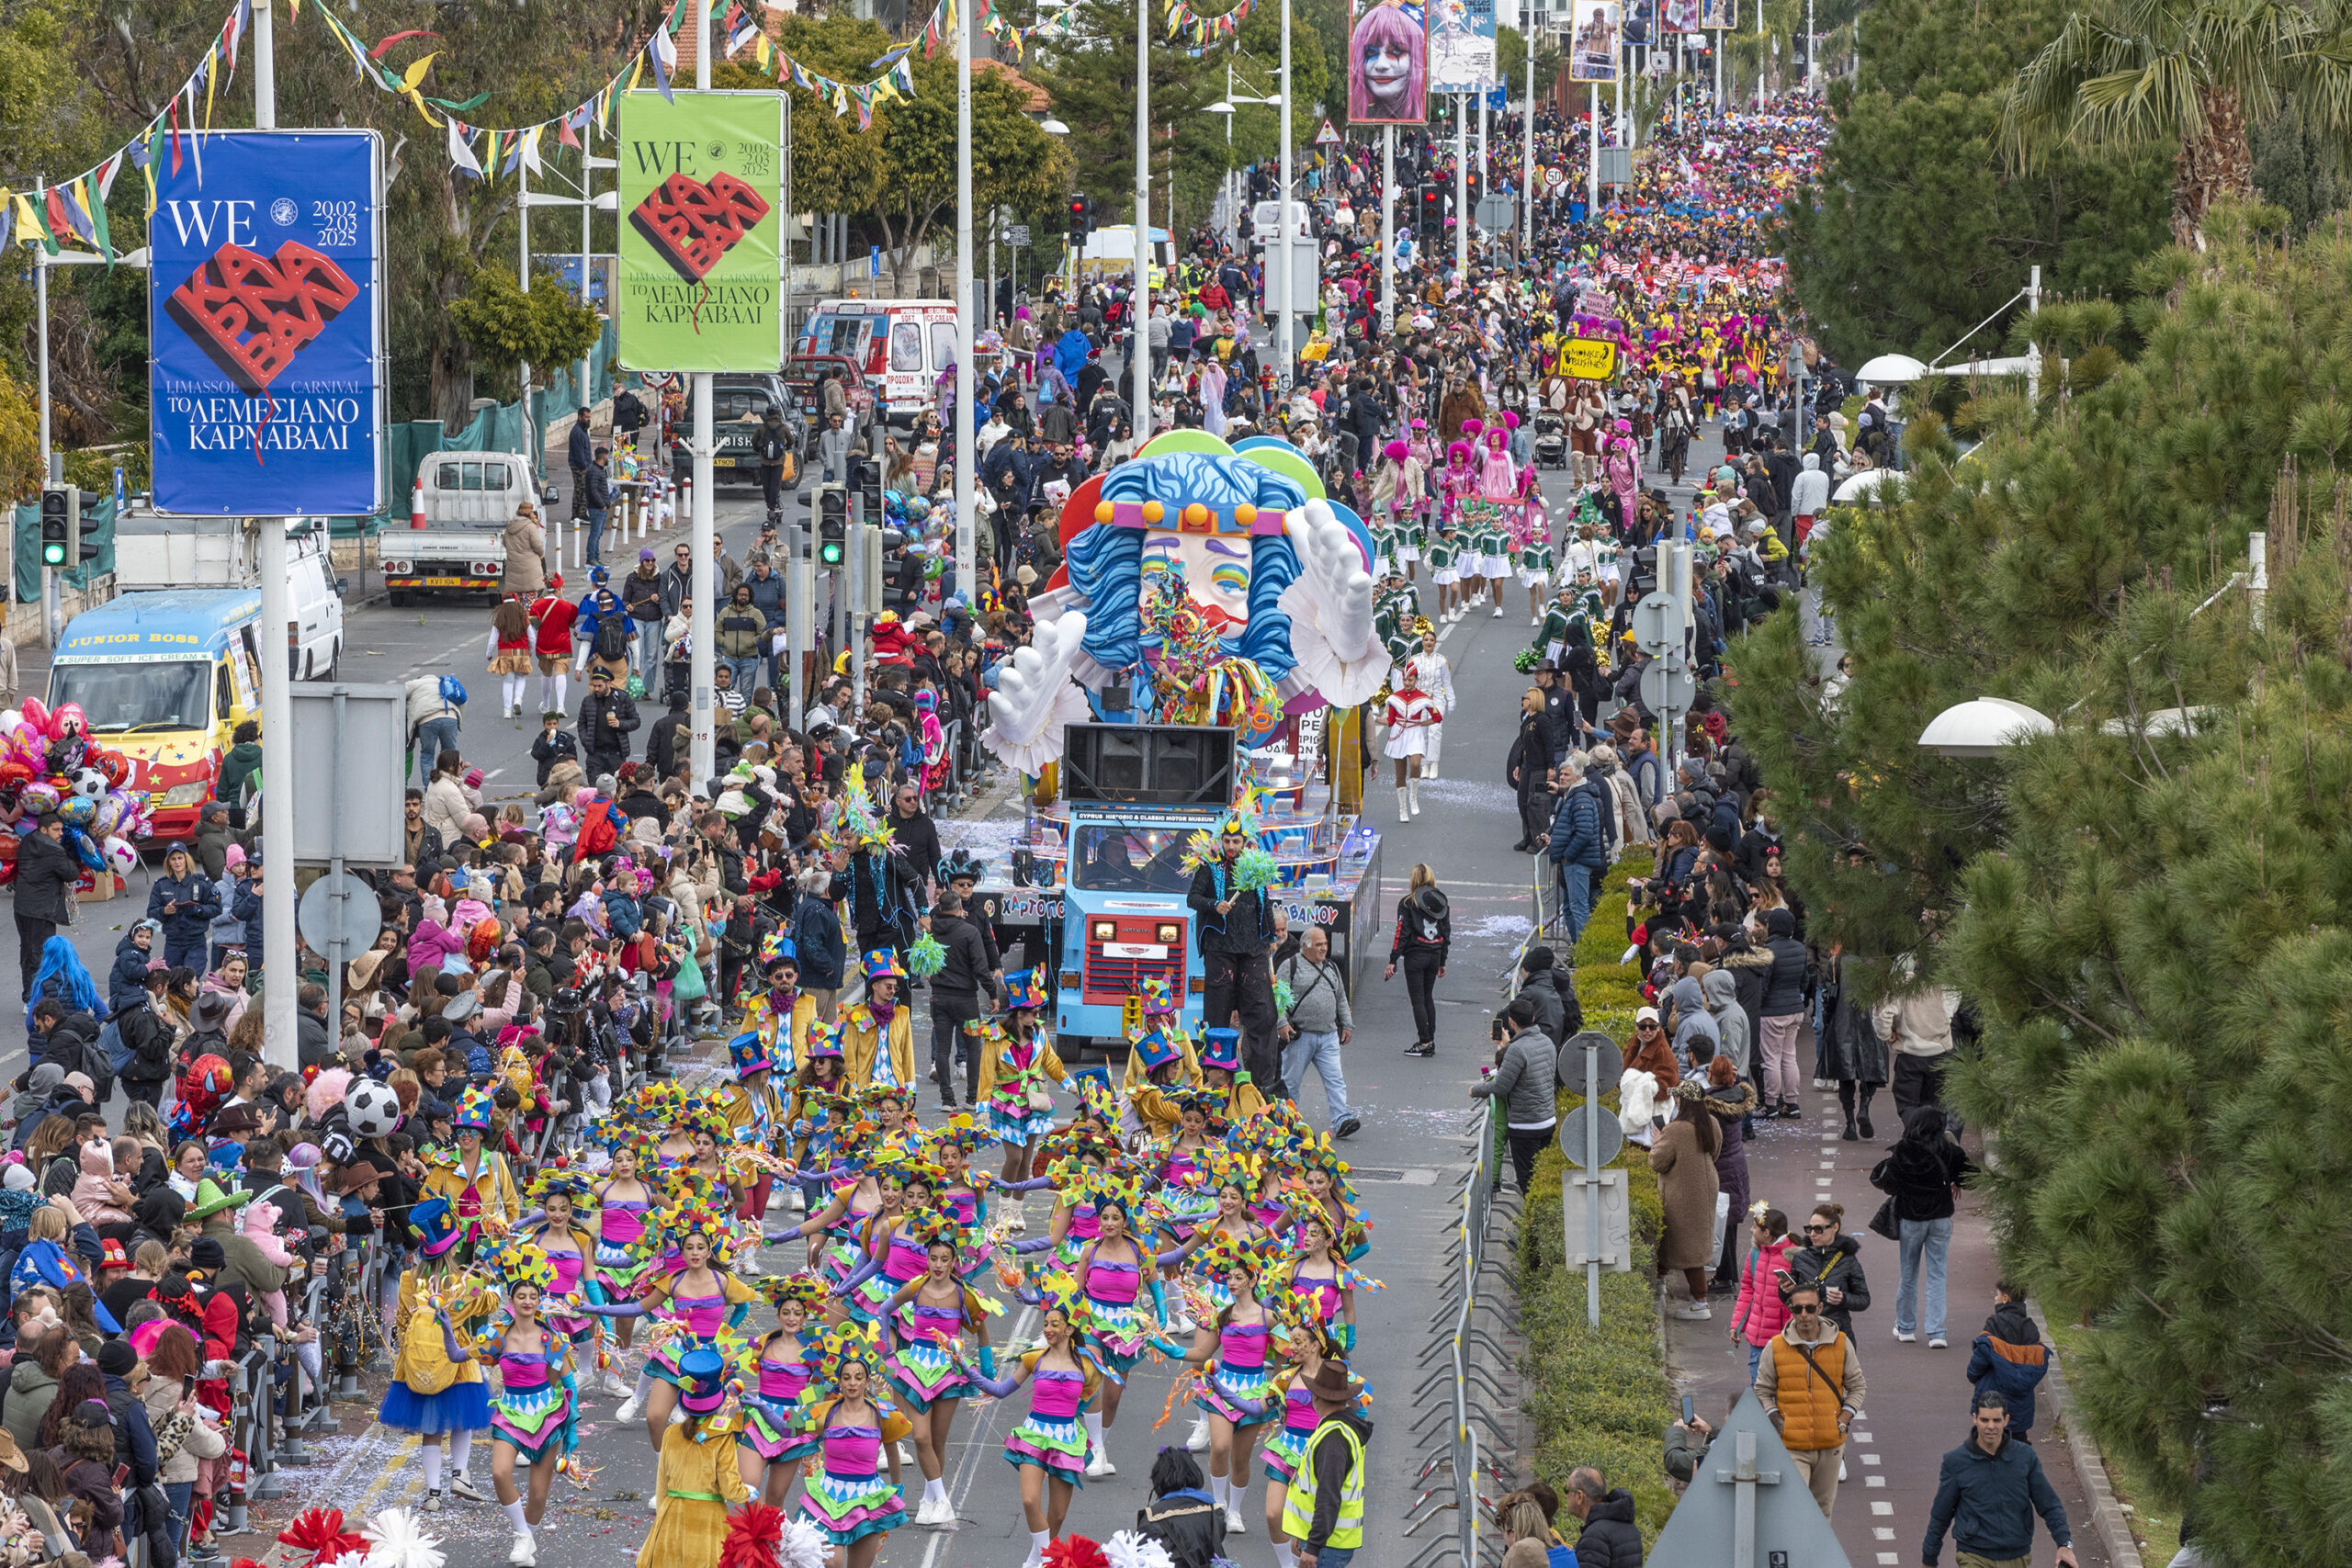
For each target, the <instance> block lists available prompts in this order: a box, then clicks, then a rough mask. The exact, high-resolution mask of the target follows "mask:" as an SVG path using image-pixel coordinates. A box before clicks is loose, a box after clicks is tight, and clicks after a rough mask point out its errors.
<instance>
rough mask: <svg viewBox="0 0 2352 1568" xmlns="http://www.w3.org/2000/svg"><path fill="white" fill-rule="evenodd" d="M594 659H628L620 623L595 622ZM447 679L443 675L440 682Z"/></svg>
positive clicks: (608, 617) (605, 619) (610, 618)
mask: <svg viewBox="0 0 2352 1568" xmlns="http://www.w3.org/2000/svg"><path fill="white" fill-rule="evenodd" d="M596 657H597V658H599V659H605V660H614V659H627V658H628V632H626V631H624V630H622V629H621V623H620V621H619V620H618V619H617V618H616V617H615V616H612V615H605V616H604V617H602V618H600V619H599V620H598V621H597V622H596ZM448 678H449V677H447V675H444V676H442V677H441V679H442V680H444V681H447V679H448Z"/></svg>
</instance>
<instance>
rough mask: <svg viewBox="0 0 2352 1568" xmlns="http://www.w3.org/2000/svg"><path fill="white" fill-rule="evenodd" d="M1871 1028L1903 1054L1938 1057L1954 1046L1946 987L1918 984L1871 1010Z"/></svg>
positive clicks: (1889, 1048) (1891, 1047)
mask: <svg viewBox="0 0 2352 1568" xmlns="http://www.w3.org/2000/svg"><path fill="white" fill-rule="evenodd" d="M1871 1028H1872V1029H1874V1030H1876V1031H1877V1032H1878V1036H1879V1038H1880V1039H1882V1040H1883V1041H1885V1042H1886V1046H1887V1049H1888V1050H1890V1051H1892V1052H1894V1054H1895V1055H1901V1056H1926V1057H1935V1056H1940V1055H1944V1054H1945V1053H1946V1052H1948V1051H1950V1050H1951V1044H1952V1041H1951V1009H1950V1008H1948V1007H1946V1006H1945V1005H1944V993H1943V987H1940V986H1918V987H1913V988H1912V989H1910V990H1908V991H1905V992H1902V993H1900V994H1899V995H1896V996H1892V997H1886V998H1882V999H1881V1000H1880V1002H1879V1004H1878V1006H1876V1007H1874V1008H1872V1009H1871Z"/></svg>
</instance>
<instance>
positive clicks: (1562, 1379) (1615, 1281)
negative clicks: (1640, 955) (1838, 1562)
mask: <svg viewBox="0 0 2352 1568" xmlns="http://www.w3.org/2000/svg"><path fill="white" fill-rule="evenodd" d="M1638 869H1640V868H1639V867H1638V865H1637V864H1636V863H1633V862H1628V863H1624V864H1621V865H1619V866H1618V867H1616V868H1615V869H1614V870H1613V871H1611V873H1610V875H1609V879H1608V883H1607V886H1606V892H1605V895H1604V897H1602V898H1601V900H1600V908H1597V909H1595V910H1594V911H1593V917H1592V919H1591V921H1590V922H1589V924H1588V925H1587V926H1586V927H1585V932H1584V936H1583V939H1582V940H1581V941H1580V942H1577V951H1576V964H1577V971H1576V977H1577V1000H1578V1002H1579V1003H1581V1004H1582V1006H1583V1008H1584V1026H1585V1027H1586V1028H1587V1029H1595V1030H1600V1031H1602V1032H1606V1033H1608V1034H1610V1035H1611V1036H1612V1037H1613V1038H1615V1039H1616V1040H1618V1041H1619V1042H1620V1043H1623V1042H1624V1041H1627V1040H1630V1039H1631V1038H1632V1037H1633V1032H1634V1009H1635V1008H1637V1007H1639V1006H1641V1005H1642V1003H1641V999H1640V990H1639V987H1638V984H1637V980H1636V976H1635V972H1634V970H1633V969H1632V968H1630V967H1627V968H1620V967H1619V966H1618V964H1617V959H1618V955H1619V954H1621V953H1623V952H1624V951H1625V881H1626V878H1628V877H1629V876H1631V875H1633V874H1634V873H1635V872H1636V871H1637V870H1638ZM1603 1098H1604V1101H1605V1102H1606V1103H1609V1104H1612V1105H1613V1104H1614V1103H1615V1095H1614V1094H1613V1093H1611V1094H1609V1095H1606V1096H1604V1097H1603ZM1582 1102H1583V1097H1582V1096H1580V1095H1575V1094H1568V1093H1565V1092H1564V1093H1562V1094H1561V1096H1560V1111H1561V1114H1563V1115H1566V1113H1567V1112H1568V1111H1570V1110H1572V1109H1574V1108H1575V1107H1576V1106H1577V1105H1579V1104H1581V1103H1582ZM1625 1153H1626V1154H1627V1155H1631V1156H1635V1157H1634V1159H1633V1161H1632V1163H1631V1164H1630V1165H1628V1164H1627V1161H1626V1160H1625V1158H1624V1157H1623V1156H1620V1157H1619V1159H1618V1161H1617V1162H1616V1163H1617V1164H1618V1165H1620V1166H1621V1167H1624V1168H1626V1169H1627V1171H1628V1173H1629V1175H1628V1181H1627V1194H1628V1201H1629V1202H1630V1205H1631V1210H1632V1220H1633V1224H1632V1231H1633V1243H1634V1271H1633V1272H1632V1273H1630V1274H1614V1273H1603V1274H1602V1275H1601V1277H1600V1329H1599V1331H1598V1332H1597V1333H1596V1332H1595V1331H1594V1330H1593V1329H1592V1328H1591V1327H1589V1325H1587V1323H1586V1314H1585V1280H1584V1270H1582V1269H1574V1270H1571V1269H1567V1268H1566V1267H1565V1266H1564V1258H1565V1248H1566V1238H1565V1237H1564V1235H1562V1228H1561V1227H1562V1223H1563V1222H1562V1216H1561V1204H1560V1176H1561V1173H1562V1171H1563V1170H1565V1169H1566V1167H1567V1161H1566V1159H1565V1158H1564V1157H1563V1156H1561V1154H1560V1152H1559V1150H1558V1149H1557V1148H1556V1147H1554V1148H1551V1149H1547V1150H1545V1151H1544V1155H1543V1157H1542V1158H1540V1159H1539V1160H1538V1161H1537V1162H1536V1167H1535V1190H1534V1192H1533V1193H1532V1194H1531V1195H1530V1197H1529V1198H1528V1201H1527V1202H1526V1204H1525V1205H1524V1207H1523V1208H1522V1209H1521V1213H1520V1235H1519V1244H1518V1248H1517V1253H1516V1260H1515V1273H1516V1280H1515V1282H1516V1285H1517V1288H1518V1291H1519V1314H1520V1323H1521V1326H1522V1328H1523V1330H1524V1332H1525V1335H1526V1338H1527V1357H1526V1362H1525V1367H1524V1371H1525V1373H1526V1378H1527V1388H1528V1394H1527V1404H1526V1411H1527V1414H1528V1416H1530V1417H1531V1418H1532V1420H1533V1422H1534V1424H1535V1454H1534V1457H1533V1463H1532V1469H1533V1471H1534V1472H1535V1474H1536V1475H1537V1476H1539V1477H1541V1478H1542V1479H1543V1480H1544V1481H1547V1482H1549V1483H1551V1484H1552V1485H1553V1486H1554V1487H1555V1488H1560V1489H1563V1490H1565V1488H1566V1484H1567V1479H1568V1472H1570V1471H1572V1470H1574V1469H1576V1468H1577V1466H1578V1465H1588V1464H1589V1465H1597V1466H1599V1467H1600V1471H1601V1472H1602V1473H1603V1474H1604V1475H1606V1476H1607V1477H1608V1478H1609V1483H1610V1484H1611V1486H1623V1487H1624V1488H1625V1490H1626V1491H1628V1492H1630V1493H1632V1494H1633V1495H1634V1508H1635V1512H1636V1514H1637V1516H1638V1517H1639V1519H1640V1521H1641V1527H1642V1537H1643V1539H1644V1540H1645V1541H1655V1540H1657V1532H1658V1531H1659V1529H1662V1528H1664V1526H1665V1524H1666V1517H1667V1515H1668V1514H1669V1513H1671V1512H1672V1511H1673V1509H1674V1495H1673V1494H1672V1493H1671V1492H1670V1491H1669V1490H1668V1487H1667V1483H1666V1471H1665V1469H1664V1467H1663V1466H1662V1465H1661V1463H1660V1454H1659V1438H1660V1436H1661V1435H1662V1434H1663V1433H1664V1432H1665V1430H1666V1428H1667V1427H1668V1424H1670V1423H1671V1422H1672V1421H1673V1420H1674V1418H1675V1414H1676V1407H1675V1403H1674V1390H1673V1386H1672V1384H1671V1383H1669V1382H1668V1379H1667V1375H1666V1365H1665V1347H1664V1344H1663V1342H1662V1340H1661V1338H1660V1337H1659V1332H1658V1318H1657V1283H1656V1280H1655V1275H1656V1264H1655V1261H1654V1258H1655V1249H1656V1247H1657V1238H1658V1235H1659V1234H1660V1233H1661V1232H1662V1231H1663V1230H1664V1228H1665V1224H1666V1210H1665V1206H1664V1204H1663V1203H1662V1202H1661V1201H1659V1198H1658V1191H1657V1177H1655V1176H1653V1175H1652V1174H1651V1173H1650V1168H1649V1160H1648V1157H1647V1155H1646V1152H1645V1151H1644V1150H1642V1149H1640V1148H1638V1147H1636V1146H1634V1145H1630V1144H1629V1145H1626V1149H1625Z"/></svg>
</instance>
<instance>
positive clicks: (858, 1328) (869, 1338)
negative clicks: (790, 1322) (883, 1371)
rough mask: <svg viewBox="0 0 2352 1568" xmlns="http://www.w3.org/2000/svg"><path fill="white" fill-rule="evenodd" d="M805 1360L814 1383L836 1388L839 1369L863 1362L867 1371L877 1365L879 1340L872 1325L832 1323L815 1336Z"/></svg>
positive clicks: (879, 1347) (879, 1349)
mask: <svg viewBox="0 0 2352 1568" xmlns="http://www.w3.org/2000/svg"><path fill="white" fill-rule="evenodd" d="M805 1359H806V1360H807V1361H808V1363H809V1375H810V1376H811V1377H812V1378H814V1379H815V1380H816V1381H817V1382H821V1383H827V1384H832V1385H838V1384H839V1383H840V1382H841V1376H842V1369H844V1368H846V1367H848V1366H849V1365H850V1364H851V1363H852V1362H863V1363H865V1365H866V1366H867V1367H869V1368H871V1367H874V1366H876V1365H878V1364H880V1362H881V1359H882V1345H881V1340H880V1338H879V1336H878V1335H877V1333H876V1327H875V1325H873V1324H870V1323H842V1324H835V1325H832V1326H831V1327H829V1328H827V1329H826V1330H825V1331H824V1333H822V1334H821V1335H820V1336H818V1338H817V1343H816V1344H815V1345H814V1346H813V1347H811V1348H810V1349H809V1352H808V1354H807V1356H806V1357H805Z"/></svg>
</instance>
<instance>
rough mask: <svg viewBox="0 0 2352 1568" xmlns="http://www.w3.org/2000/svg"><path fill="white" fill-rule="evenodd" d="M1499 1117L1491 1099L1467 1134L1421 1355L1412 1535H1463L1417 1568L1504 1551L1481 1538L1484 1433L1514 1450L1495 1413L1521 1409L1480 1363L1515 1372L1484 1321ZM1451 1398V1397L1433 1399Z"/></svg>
mask: <svg viewBox="0 0 2352 1568" xmlns="http://www.w3.org/2000/svg"><path fill="white" fill-rule="evenodd" d="M1497 1115H1498V1111H1497V1108H1496V1105H1495V1103H1494V1101H1492V1100H1482V1101H1481V1102H1480V1103H1479V1108H1478V1113H1477V1115H1476V1117H1474V1118H1473V1119H1472V1121H1471V1123H1470V1125H1469V1127H1468V1129H1467V1132H1468V1133H1469V1134H1470V1137H1471V1139H1472V1142H1471V1145H1470V1149H1469V1154H1470V1169H1469V1172H1468V1174H1467V1175H1466V1176H1465V1177H1464V1180H1463V1187H1462V1192H1461V1195H1460V1200H1459V1201H1460V1202H1461V1205H1462V1213H1461V1218H1460V1219H1459V1220H1457V1221H1456V1222H1455V1225H1454V1238H1453V1244H1452V1246H1451V1247H1449V1248H1448V1250H1447V1262H1448V1265H1449V1267H1450V1268H1451V1269H1453V1276H1454V1277H1453V1283H1452V1286H1451V1288H1450V1289H1449V1290H1448V1291H1447V1292H1446V1295H1445V1299H1444V1301H1443V1302H1442V1303H1441V1304H1440V1305H1439V1307H1438V1310H1437V1312H1436V1314H1434V1315H1433V1316H1432V1317H1431V1318H1430V1334H1431V1336H1432V1337H1431V1340H1430V1344H1429V1346H1428V1348H1426V1349H1424V1350H1423V1351H1422V1353H1421V1365H1423V1366H1425V1367H1431V1368H1432V1370H1431V1371H1430V1372H1429V1374H1428V1375H1427V1376H1426V1377H1424V1378H1423V1379H1422V1380H1421V1382H1420V1385H1419V1387H1418V1388H1416V1389H1415V1390H1414V1391H1413V1402H1414V1404H1415V1406H1416V1407H1417V1409H1418V1410H1419V1414H1418V1415H1417V1416H1415V1417H1414V1422H1413V1435H1414V1438H1415V1439H1416V1440H1417V1441H1419V1442H1420V1443H1422V1444H1423V1446H1424V1447H1425V1449H1426V1450H1427V1452H1426V1454H1425V1457H1424V1459H1423V1461H1422V1464H1421V1468H1420V1473H1419V1481H1418V1485H1419V1491H1418V1493H1417V1495H1415V1497H1414V1500H1413V1504H1412V1506H1411V1507H1410V1508H1409V1509H1408V1511H1407V1516H1406V1522H1405V1534H1406V1535H1407V1536H1408V1537H1410V1536H1414V1535H1417V1534H1419V1532H1420V1529H1421V1527H1422V1526H1424V1525H1426V1524H1428V1523H1429V1522H1430V1520H1431V1519H1433V1518H1436V1517H1438V1516H1439V1515H1440V1514H1442V1513H1444V1512H1446V1511H1447V1510H1449V1509H1451V1510H1453V1516H1454V1517H1453V1530H1452V1531H1451V1532H1449V1533H1447V1534H1445V1535H1442V1536H1440V1537H1439V1538H1438V1539H1436V1540H1432V1541H1431V1542H1430V1544H1429V1545H1428V1546H1427V1547H1425V1548H1423V1549H1422V1551H1420V1553H1419V1555H1418V1556H1416V1557H1415V1558H1414V1559H1413V1568H1436V1565H1437V1564H1440V1563H1442V1562H1443V1561H1444V1560H1445V1559H1446V1557H1447V1555H1448V1553H1449V1552H1450V1553H1451V1554H1452V1557H1453V1562H1454V1563H1455V1564H1456V1568H1479V1564H1480V1562H1481V1558H1480V1553H1481V1551H1487V1553H1488V1555H1490V1556H1496V1557H1498V1556H1499V1552H1500V1541H1499V1539H1498V1538H1497V1539H1492V1540H1486V1541H1483V1542H1482V1540H1481V1537H1480V1533H1479V1526H1480V1524H1481V1523H1482V1522H1483V1521H1482V1515H1481V1503H1480V1499H1479V1493H1478V1475H1479V1470H1480V1462H1481V1461H1480V1455H1481V1449H1482V1443H1481V1438H1480V1429H1481V1428H1482V1427H1483V1428H1484V1430H1485V1434H1486V1438H1487V1444H1486V1445H1483V1446H1486V1447H1490V1448H1491V1450H1495V1451H1499V1452H1506V1453H1507V1452H1509V1451H1510V1449H1511V1446H1512V1444H1511V1439H1510V1437H1509V1435H1508V1434H1506V1433H1505V1432H1504V1431H1503V1429H1502V1428H1501V1427H1498V1426H1497V1425H1496V1421H1495V1417H1494V1416H1492V1415H1491V1414H1489V1412H1490V1411H1495V1410H1510V1409H1512V1408H1514V1407H1515V1405H1516V1403H1517V1401H1516V1397H1515V1396H1514V1395H1513V1394H1512V1393H1510V1391H1509V1390H1508V1389H1507V1388H1506V1387H1505V1386H1504V1384H1503V1382H1501V1381H1500V1380H1499V1379H1498V1378H1497V1377H1496V1375H1495V1374H1494V1372H1492V1371H1489V1370H1488V1369H1487V1366H1485V1365H1484V1364H1482V1362H1481V1361H1480V1360H1479V1359H1478V1355H1477V1351H1478V1348H1480V1347H1481V1346H1483V1347H1484V1348H1487V1350H1489V1351H1491V1352H1492V1353H1493V1355H1494V1356H1495V1357H1496V1358H1497V1359H1499V1360H1500V1361H1501V1362H1502V1363H1503V1364H1504V1365H1505V1366H1506V1367H1508V1366H1509V1365H1510V1356H1509V1353H1508V1352H1507V1351H1506V1350H1505V1348H1504V1347H1503V1346H1502V1344H1501V1343H1500V1342H1499V1341H1498V1340H1497V1339H1496V1338H1495V1337H1494V1336H1492V1335H1490V1334H1488V1333H1487V1330H1486V1329H1485V1328H1483V1327H1482V1326H1480V1325H1478V1323H1477V1322H1476V1314H1477V1313H1478V1312H1479V1310H1480V1309H1481V1308H1482V1307H1488V1306H1494V1305H1496V1304H1497V1301H1496V1299H1495V1296H1494V1295H1492V1294H1489V1293H1488V1292H1487V1289H1486V1281H1485V1274H1486V1271H1487V1269H1488V1268H1489V1267H1494V1268H1497V1269H1499V1268H1500V1267H1501V1260H1500V1259H1499V1258H1494V1259H1490V1258H1488V1257H1487V1229H1488V1225H1487V1221H1488V1218H1489V1217H1490V1214H1491V1213H1492V1210H1493V1207H1494V1189H1495V1178H1496V1175H1497V1173H1498V1169H1499V1167H1498V1164H1497V1160H1498V1155H1497V1146H1498V1140H1497V1136H1496V1134H1497V1133H1498V1123H1497V1121H1496V1117H1497ZM1441 1358H1442V1359H1441ZM1474 1382H1475V1383H1476V1384H1477V1385H1478V1386H1479V1392H1480V1393H1481V1394H1482V1396H1483V1397H1482V1399H1481V1401H1480V1403H1479V1404H1478V1405H1476V1406H1474V1405H1473V1404H1472V1403H1471V1400H1470V1394H1471V1389H1472V1384H1473V1383H1474ZM1441 1390H1442V1396H1441V1397H1435V1398H1433V1397H1432V1395H1438V1394H1439V1393H1440V1391H1441ZM1489 1549H1491V1550H1489Z"/></svg>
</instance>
